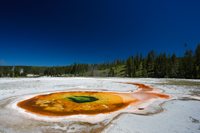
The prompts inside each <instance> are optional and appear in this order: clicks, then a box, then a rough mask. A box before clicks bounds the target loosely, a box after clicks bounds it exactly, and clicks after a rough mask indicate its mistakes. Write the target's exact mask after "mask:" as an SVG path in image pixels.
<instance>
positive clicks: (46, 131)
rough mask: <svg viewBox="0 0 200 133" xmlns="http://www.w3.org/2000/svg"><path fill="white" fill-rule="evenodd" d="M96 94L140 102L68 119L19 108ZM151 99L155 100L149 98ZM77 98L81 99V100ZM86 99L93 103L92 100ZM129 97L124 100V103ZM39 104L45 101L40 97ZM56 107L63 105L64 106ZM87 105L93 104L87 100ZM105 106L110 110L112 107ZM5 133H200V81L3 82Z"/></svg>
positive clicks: (0, 115) (0, 109)
mask: <svg viewBox="0 0 200 133" xmlns="http://www.w3.org/2000/svg"><path fill="white" fill-rule="evenodd" d="M126 83H138V84H144V85H146V86H149V87H151V88H154V89H152V90H148V89H146V90H145V89H143V90H141V88H138V86H137V85H136V84H135V85H134V84H126ZM94 91H95V92H104V93H106V92H109V93H112V94H120V96H122V97H123V98H125V100H127V99H129V100H130V98H132V97H134V98H135V99H136V100H135V101H137V102H136V103H137V104H135V102H131V104H130V105H128V106H126V107H124V108H122V109H119V110H115V111H110V112H109V111H108V112H106V113H102V112H101V113H99V114H98V113H95V114H92V113H91V114H81V113H77V115H74V112H73V113H72V114H73V115H67V116H48V115H40V114H39V113H32V112H30V111H28V110H25V109H23V108H20V107H19V106H18V103H19V102H22V101H24V100H28V99H30V98H34V97H37V96H38V95H42V96H46V95H48V94H52V93H60V92H89V93H90V92H94ZM149 95H153V96H150V98H149ZM157 95H158V97H157ZM155 96H156V97H155ZM161 96H162V97H161ZM163 96H165V98H163ZM70 98H71V97H70ZM72 98H74V96H73V97H72ZM75 98H77V97H76V96H75ZM78 98H82V97H81V96H80V97H78ZM84 98H85V100H86V101H87V100H88V98H91V97H89V96H88V97H84ZM108 98H110V97H108ZM123 98H122V100H124V99H123ZM137 99H139V100H137ZM53 100H54V99H53ZM111 100H112V99H111ZM114 101H115V100H114ZM39 102H40V103H41V100H40V99H39ZM42 102H43V103H42V106H44V105H45V104H46V103H45V102H46V101H45V102H44V100H43V101H42ZM96 102H98V101H96ZM56 104H57V106H60V105H59V103H56ZM81 104H82V103H81ZM86 104H89V103H87V102H86ZM107 104H108V103H107ZM72 105H73V104H72ZM45 106H46V105H45ZM103 106H105V107H107V106H108V105H103ZM52 107H54V106H52ZM52 109H54V108H52ZM97 112H98V111H97ZM1 132H7V133H29V132H30V133H39V132H40V133H51V132H52V133H55V132H56V133H62V132H70V133H71V132H76V133H77V132H85V133H88V132H95V133H97V132H104V133H116V132H117V133H118V132H120V133H129V132H130V133H158V132H162V133H169V132H171V133H173V132H178V133H184V132H185V133H196V132H200V80H186V79H151V78H145V79H142V78H138V79H137V78H47V77H46V78H0V133H1Z"/></svg>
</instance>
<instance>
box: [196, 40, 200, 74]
mask: <svg viewBox="0 0 200 133" xmlns="http://www.w3.org/2000/svg"><path fill="white" fill-rule="evenodd" d="M195 57H196V65H197V67H198V71H197V76H199V77H200V43H199V44H198V46H197V48H196V50H195Z"/></svg>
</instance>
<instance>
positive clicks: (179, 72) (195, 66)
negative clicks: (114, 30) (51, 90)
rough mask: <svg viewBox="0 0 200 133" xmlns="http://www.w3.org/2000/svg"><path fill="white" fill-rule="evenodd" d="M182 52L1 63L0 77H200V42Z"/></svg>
mask: <svg viewBox="0 0 200 133" xmlns="http://www.w3.org/2000/svg"><path fill="white" fill-rule="evenodd" d="M185 49H186V50H185V53H184V55H182V56H179V57H178V56H177V55H176V54H175V53H174V54H172V55H171V54H167V53H166V52H164V53H160V54H158V53H157V52H155V51H154V50H151V51H150V52H149V53H148V55H147V57H143V55H142V54H139V53H138V52H137V54H136V56H130V57H129V58H127V59H115V60H114V61H107V62H103V63H95V64H87V63H77V62H74V64H72V65H69V66H54V67H39V66H38V67H36V66H4V65H3V66H0V77H19V76H20V77H25V76H27V74H34V75H37V76H51V77H61V76H62V77H75V76H76V77H81V76H82V77H154V78H190V79H199V78H200V43H199V44H198V45H197V48H196V49H195V50H194V51H193V50H191V49H188V48H187V44H185Z"/></svg>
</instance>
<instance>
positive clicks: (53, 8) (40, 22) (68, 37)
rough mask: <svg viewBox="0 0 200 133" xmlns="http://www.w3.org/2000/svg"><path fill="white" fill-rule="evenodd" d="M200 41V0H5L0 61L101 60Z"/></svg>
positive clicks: (0, 17) (47, 63)
mask: <svg viewBox="0 0 200 133" xmlns="http://www.w3.org/2000/svg"><path fill="white" fill-rule="evenodd" d="M198 42H200V0H165V1H163V0H98V1H96V0H79V1H77V0H1V1H0V65H3V64H4V65H33V66H57V65H58V66H63V65H70V64H73V63H74V62H78V63H100V62H103V61H105V62H106V61H108V60H109V61H113V60H114V59H115V58H116V59H120V58H121V59H123V58H128V57H129V56H131V55H133V56H135V55H136V53H137V51H138V52H139V53H142V54H143V56H146V55H147V52H148V51H150V50H154V51H156V52H158V53H161V52H167V54H168V53H171V54H173V53H174V52H175V53H176V54H177V56H180V52H181V53H182V55H183V53H184V52H185V47H184V44H185V43H187V45H188V49H189V48H191V49H192V50H195V49H196V47H197V45H198Z"/></svg>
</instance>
